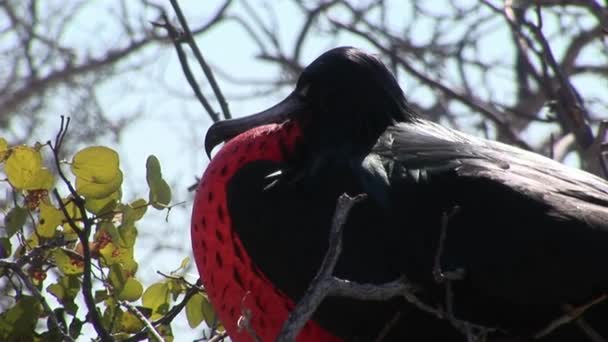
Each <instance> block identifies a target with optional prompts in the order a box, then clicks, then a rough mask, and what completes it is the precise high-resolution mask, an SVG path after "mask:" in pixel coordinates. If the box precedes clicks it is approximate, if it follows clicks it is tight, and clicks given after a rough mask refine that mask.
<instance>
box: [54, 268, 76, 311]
mask: <svg viewBox="0 0 608 342" xmlns="http://www.w3.org/2000/svg"><path fill="white" fill-rule="evenodd" d="M46 290H47V292H49V293H50V294H52V295H53V296H55V298H57V300H58V301H59V303H61V304H62V305H63V307H64V308H65V309H66V310H67V311H68V312H69V313H70V314H76V310H77V309H78V307H77V306H76V304H75V303H74V299H75V298H76V296H77V295H78V292H80V280H79V279H78V276H63V277H61V278H59V280H58V281H57V282H56V283H54V284H51V285H49V286H48V287H47V288H46Z"/></svg>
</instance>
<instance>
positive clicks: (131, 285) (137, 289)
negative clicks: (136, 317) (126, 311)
mask: <svg viewBox="0 0 608 342" xmlns="http://www.w3.org/2000/svg"><path fill="white" fill-rule="evenodd" d="M143 290H144V288H143V286H141V283H140V282H139V281H137V279H135V278H133V277H131V278H129V279H127V281H126V282H125V285H124V286H123V288H122V291H120V293H119V294H118V299H121V300H126V301H129V302H134V301H136V300H138V299H139V298H140V297H141V294H142V292H143Z"/></svg>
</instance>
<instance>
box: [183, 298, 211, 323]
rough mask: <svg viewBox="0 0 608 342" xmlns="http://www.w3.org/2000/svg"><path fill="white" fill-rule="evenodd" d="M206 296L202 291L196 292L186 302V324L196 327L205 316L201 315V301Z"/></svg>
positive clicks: (204, 299)
mask: <svg viewBox="0 0 608 342" xmlns="http://www.w3.org/2000/svg"><path fill="white" fill-rule="evenodd" d="M206 300H207V298H205V296H203V294H202V293H196V294H194V296H192V297H191V298H190V300H189V301H188V303H186V318H188V325H190V328H196V327H198V325H199V324H201V322H202V321H203V319H204V318H205V317H204V316H203V302H204V301H206Z"/></svg>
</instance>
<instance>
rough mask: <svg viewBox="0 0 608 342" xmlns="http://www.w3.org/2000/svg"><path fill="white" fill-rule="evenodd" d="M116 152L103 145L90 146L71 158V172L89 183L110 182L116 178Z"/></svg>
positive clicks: (117, 170)
mask: <svg viewBox="0 0 608 342" xmlns="http://www.w3.org/2000/svg"><path fill="white" fill-rule="evenodd" d="M119 171H120V170H119V169H118V153H116V151H114V150H112V149H111V148H108V147H105V146H91V147H86V148H84V149H82V150H80V151H78V152H77V153H76V154H75V155H74V158H72V172H73V173H74V175H75V176H76V177H77V178H82V179H84V180H86V181H88V182H90V183H110V182H112V181H113V180H114V179H115V178H116V174H117V173H118V172H119Z"/></svg>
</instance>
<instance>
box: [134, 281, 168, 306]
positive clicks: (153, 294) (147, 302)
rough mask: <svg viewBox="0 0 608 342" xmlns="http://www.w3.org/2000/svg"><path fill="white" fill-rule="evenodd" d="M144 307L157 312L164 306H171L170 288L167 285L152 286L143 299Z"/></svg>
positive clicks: (157, 284)
mask: <svg viewBox="0 0 608 342" xmlns="http://www.w3.org/2000/svg"><path fill="white" fill-rule="evenodd" d="M141 301H142V304H143V306H145V307H147V308H150V309H152V312H156V311H157V310H158V309H159V308H160V307H162V306H163V305H166V306H168V305H169V286H168V285H167V283H164V282H163V283H156V284H152V285H150V286H149V287H148V288H147V289H146V291H145V292H144V294H143V296H142V298H141Z"/></svg>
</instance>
